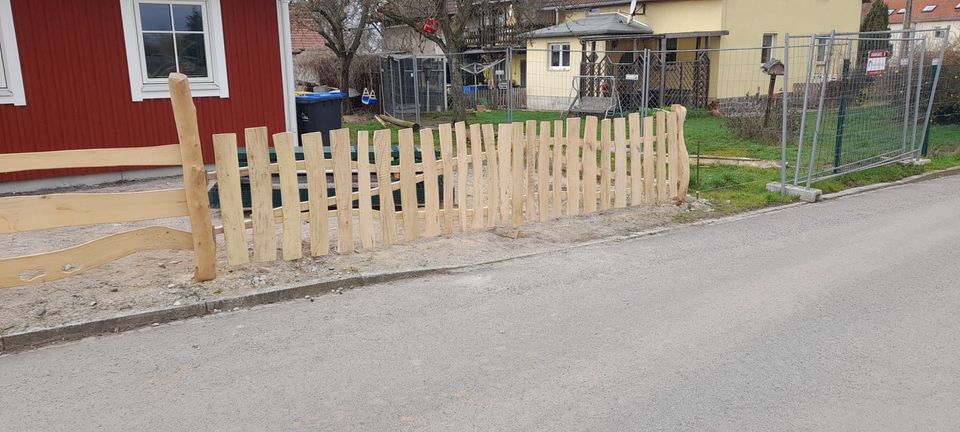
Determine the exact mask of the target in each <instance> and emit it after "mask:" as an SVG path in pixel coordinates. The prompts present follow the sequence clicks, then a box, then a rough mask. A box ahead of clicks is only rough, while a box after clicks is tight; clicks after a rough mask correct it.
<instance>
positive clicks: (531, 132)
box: [524, 120, 537, 222]
mask: <svg viewBox="0 0 960 432" xmlns="http://www.w3.org/2000/svg"><path fill="white" fill-rule="evenodd" d="M526 143H527V145H526V146H525V147H524V153H525V154H524V161H525V163H526V177H527V184H526V187H525V188H524V195H525V198H526V199H525V202H524V213H525V214H526V220H527V221H531V222H532V221H535V220H537V202H536V187H535V186H534V185H536V184H537V168H536V167H537V122H536V120H527V125H526Z"/></svg>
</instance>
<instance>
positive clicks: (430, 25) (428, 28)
mask: <svg viewBox="0 0 960 432" xmlns="http://www.w3.org/2000/svg"><path fill="white" fill-rule="evenodd" d="M423 31H425V32H427V33H430V34H435V33H437V19H436V18H427V22H425V23H424V24H423Z"/></svg>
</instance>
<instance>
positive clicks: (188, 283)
mask: <svg viewBox="0 0 960 432" xmlns="http://www.w3.org/2000/svg"><path fill="white" fill-rule="evenodd" d="M179 186H180V178H178V177H174V178H164V179H156V180H149V181H138V182H124V183H116V184H110V185H100V186H97V187H95V188H96V190H97V191H99V192H116V191H135V190H150V189H162V188H175V187H179ZM84 189H87V190H89V189H92V188H72V189H70V190H69V191H82V190H84ZM64 191H66V190H59V191H58V192H64ZM683 211H685V210H684V209H682V208H679V207H676V206H672V205H664V206H647V207H634V208H629V209H621V210H610V211H606V212H602V213H596V214H592V215H586V216H578V217H572V218H567V217H564V218H561V219H559V220H554V221H550V222H546V223H530V224H527V225H525V226H523V227H521V229H520V230H519V231H509V230H507V231H504V230H484V231H472V232H466V233H458V234H454V235H450V236H443V237H435V238H428V239H422V240H419V241H416V242H412V243H407V244H400V245H394V246H390V247H379V248H376V249H373V250H370V251H364V252H360V253H356V254H352V255H337V254H336V253H335V252H333V253H332V254H331V255H329V256H323V257H317V258H312V257H306V258H303V259H301V260H298V261H290V262H284V261H277V262H272V263H254V264H249V265H246V266H238V267H232V266H229V265H228V264H227V262H226V258H225V256H224V255H223V249H224V248H223V244H222V237H220V238H219V239H218V242H219V243H218V255H219V257H218V258H219V262H218V277H217V279H216V280H214V281H211V282H206V283H196V282H194V281H193V280H192V272H193V253H192V252H189V251H186V252H184V251H153V252H142V253H138V254H134V255H132V256H129V257H126V258H123V259H121V260H118V261H115V262H112V263H109V264H106V265H104V266H102V267H99V268H96V269H92V270H89V271H87V272H84V273H81V274H78V275H75V276H72V277H69V278H66V279H62V280H59V281H53V282H47V283H43V284H37V285H29V286H24V287H18V288H10V289H3V290H0V334H6V333H15V332H21V331H25V330H29V329H38V328H49V327H56V326H60V325H64V324H70V323H76V322H83V321H89V320H94V319H104V318H111V317H115V316H120V315H127V314H131V313H135V312H141V311H147V310H154V309H162V308H164V307H169V306H174V305H185V304H191V303H197V302H203V301H205V300H210V299H216V298H225V297H234V296H240V295H243V294H246V293H250V292H254V291H263V290H268V289H270V288H271V287H277V286H282V285H285V284H291V283H298V282H308V281H322V280H333V279H337V278H344V277H351V276H355V275H357V274H377V273H386V272H396V271H403V270H417V269H423V268H435V267H447V266H460V265H467V264H472V263H481V262H485V261H491V260H496V259H502V258H507V257H512V256H520V255H525V254H529V253H534V252H542V251H549V250H556V249H561V248H565V247H569V246H572V245H576V244H578V243H583V242H588V241H591V240H596V239H602V238H609V237H616V236H622V235H627V234H630V233H634V232H638V231H643V230H648V229H651V228H655V227H658V226H663V225H666V224H670V223H673V221H674V220H675V216H676V215H678V214H680V213H681V212H683ZM218 219H219V215H218V214H216V212H215V214H214V223H215V224H219V220H218ZM151 225H162V226H169V227H173V228H178V229H183V230H187V231H189V222H188V221H187V219H186V218H178V219H166V220H158V221H146V222H137V223H124V224H107V225H94V226H83V227H71V228H61V229H52V230H44V231H36V232H27V233H21V234H16V235H8V236H6V239H5V245H4V247H3V248H2V250H0V257H12V256H21V255H26V254H31V253H38V252H45V251H51V250H56V249H60V248H64V247H69V246H73V245H77V244H80V243H83V242H86V241H90V240H93V239H96V238H99V237H103V236H104V235H108V234H112V233H116V232H121V231H126V230H129V229H132V228H136V227H143V226H151ZM307 239H308V234H307V231H306V229H304V240H305V241H306V240H307ZM332 241H333V242H334V244H335V241H336V240H335V239H332ZM304 251H305V253H306V251H309V248H308V245H306V244H305V245H304Z"/></svg>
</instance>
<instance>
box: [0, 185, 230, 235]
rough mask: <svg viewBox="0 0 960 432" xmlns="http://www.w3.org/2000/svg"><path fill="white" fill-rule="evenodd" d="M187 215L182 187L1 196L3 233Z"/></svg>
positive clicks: (0, 226) (0, 214) (0, 221)
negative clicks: (138, 190) (133, 190)
mask: <svg viewBox="0 0 960 432" xmlns="http://www.w3.org/2000/svg"><path fill="white" fill-rule="evenodd" d="M188 214H189V211H188V210H187V201H186V195H185V192H184V190H183V189H165V190H156V191H144V192H110V193H65V194H50V195H21V196H9V197H2V198H0V234H8V233H15V232H24V231H33V230H39V229H47V228H58V227H67V226H77V225H93V224H104V223H117V222H133V221H140V220H150V219H163V218H169V217H179V216H187V215H188ZM212 229H213V225H211V230H212ZM211 235H212V231H211Z"/></svg>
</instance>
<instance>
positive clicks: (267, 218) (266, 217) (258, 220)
mask: <svg viewBox="0 0 960 432" xmlns="http://www.w3.org/2000/svg"><path fill="white" fill-rule="evenodd" d="M245 134H246V140H245V145H246V149H247V167H248V168H249V169H250V209H251V212H250V219H251V220H252V221H253V259H254V260H256V261H259V262H267V261H274V260H276V259H277V233H276V227H275V225H274V222H273V179H272V176H271V175H270V168H269V166H268V165H270V154H269V150H268V149H267V128H265V127H259V128H249V129H246V130H245Z"/></svg>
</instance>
